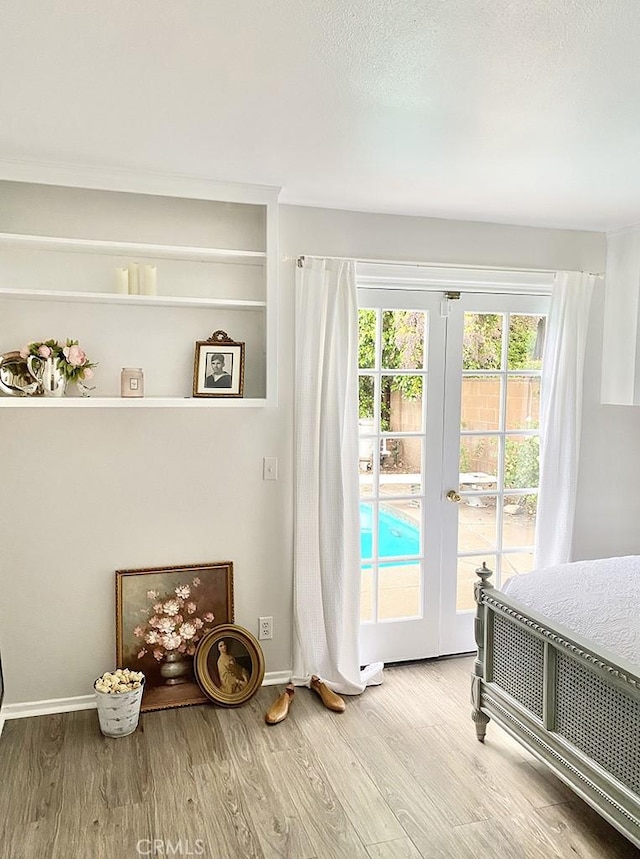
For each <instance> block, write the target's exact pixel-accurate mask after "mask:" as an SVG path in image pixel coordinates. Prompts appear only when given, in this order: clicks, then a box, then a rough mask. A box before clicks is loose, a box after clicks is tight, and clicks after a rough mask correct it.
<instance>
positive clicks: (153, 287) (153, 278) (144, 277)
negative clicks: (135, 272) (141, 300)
mask: <svg viewBox="0 0 640 859" xmlns="http://www.w3.org/2000/svg"><path fill="white" fill-rule="evenodd" d="M157 284H158V266H157V265H145V266H143V267H142V271H141V272H140V293H141V294H142V295H156V292H157Z"/></svg>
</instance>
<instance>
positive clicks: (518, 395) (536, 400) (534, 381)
mask: <svg viewBox="0 0 640 859" xmlns="http://www.w3.org/2000/svg"><path fill="white" fill-rule="evenodd" d="M539 421H540V377H539V376H509V377H508V379H507V426H506V429H508V430H511V429H536V428H537V427H538V425H539Z"/></svg>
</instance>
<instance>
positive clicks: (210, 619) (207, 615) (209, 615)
mask: <svg viewBox="0 0 640 859" xmlns="http://www.w3.org/2000/svg"><path fill="white" fill-rule="evenodd" d="M204 619H205V620H206V621H207V623H211V621H212V620H215V617H214V616H213V615H212V614H211V612H210V611H208V612H207V613H206V614H205V615H204Z"/></svg>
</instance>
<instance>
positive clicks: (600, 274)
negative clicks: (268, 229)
mask: <svg viewBox="0 0 640 859" xmlns="http://www.w3.org/2000/svg"><path fill="white" fill-rule="evenodd" d="M293 259H295V260H296V265H297V266H298V268H302V266H303V264H304V261H305V259H331V260H339V261H343V262H356V263H370V264H372V265H404V266H409V267H412V268H451V269H462V270H467V271H504V272H510V271H513V272H520V273H529V274H554V275H555V274H556V272H557V269H555V268H515V267H509V266H501V265H469V264H464V263H451V262H440V263H438V262H418V261H415V260H401V259H354V257H333V256H316V255H314V254H301V255H300V256H298V257H284V260H285V262H289V261H290V260H293ZM582 274H590V275H592V276H593V277H599V278H603V277H604V272H593V271H588V272H582Z"/></svg>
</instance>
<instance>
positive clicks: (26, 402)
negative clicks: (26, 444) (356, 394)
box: [0, 397, 267, 409]
mask: <svg viewBox="0 0 640 859" xmlns="http://www.w3.org/2000/svg"><path fill="white" fill-rule="evenodd" d="M266 405H267V401H266V399H262V398H249V397H247V398H243V397H219V398H218V397H202V398H200V397H140V398H134V397H125V398H123V397H0V408H35V409H56V408H61V409H75V408H78V409H92V408H93V409H105V408H107V409H109V408H110V409H203V408H204V409H209V408H219V407H223V408H245V409H246V408H249V409H251V408H254V409H255V408H263V407H264V406H266Z"/></svg>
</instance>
